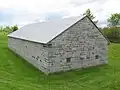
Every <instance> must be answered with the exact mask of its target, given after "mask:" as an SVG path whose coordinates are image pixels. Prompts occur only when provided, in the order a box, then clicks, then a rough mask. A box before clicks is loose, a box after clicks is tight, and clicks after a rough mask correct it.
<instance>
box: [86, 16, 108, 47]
mask: <svg viewBox="0 0 120 90" xmlns="http://www.w3.org/2000/svg"><path fill="white" fill-rule="evenodd" d="M86 17H87V18H88V19H89V20H90V21H91V22H92V23H93V24H94V26H95V27H96V28H97V29H98V30H99V32H100V33H101V34H102V35H103V37H104V38H105V39H106V40H107V42H108V45H109V44H110V41H109V40H108V38H107V37H106V36H105V35H104V33H103V32H102V31H101V30H100V29H99V28H98V26H97V25H96V24H95V23H94V22H93V21H92V20H91V19H90V18H89V17H88V16H86Z"/></svg>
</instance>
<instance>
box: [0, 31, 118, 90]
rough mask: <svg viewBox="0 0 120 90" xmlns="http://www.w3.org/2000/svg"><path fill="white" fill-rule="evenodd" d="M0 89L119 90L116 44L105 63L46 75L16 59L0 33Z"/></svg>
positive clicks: (4, 36)
mask: <svg viewBox="0 0 120 90" xmlns="http://www.w3.org/2000/svg"><path fill="white" fill-rule="evenodd" d="M0 90H120V44H114V43H112V44H111V45H110V46H109V64H108V65H104V66H99V67H91V68H88V69H84V70H77V71H70V72H65V73H59V74H52V75H50V76H46V75H44V74H43V73H42V72H40V71H39V70H37V69H36V68H34V67H33V66H32V65H30V64H29V63H27V62H26V61H25V60H23V59H21V58H20V57H18V56H16V55H15V54H14V53H12V52H11V51H10V50H9V49H8V47H7V34H5V33H3V32H0Z"/></svg>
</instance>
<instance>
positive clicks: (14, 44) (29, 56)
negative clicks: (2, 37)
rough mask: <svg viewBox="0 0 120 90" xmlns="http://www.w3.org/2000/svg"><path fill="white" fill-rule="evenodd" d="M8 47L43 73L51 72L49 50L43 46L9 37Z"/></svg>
mask: <svg viewBox="0 0 120 90" xmlns="http://www.w3.org/2000/svg"><path fill="white" fill-rule="evenodd" d="M8 47H9V48H10V49H11V50H12V51H14V52H15V53H17V54H18V55H20V56H21V57H23V58H24V59H25V60H27V61H28V62H29V63H31V64H32V65H34V66H35V67H36V68H38V69H40V70H41V71H43V72H45V73H47V72H48V71H49V70H48V48H46V47H43V45H42V44H39V43H34V42H30V41H26V40H22V39H17V38H11V37H9V38H8Z"/></svg>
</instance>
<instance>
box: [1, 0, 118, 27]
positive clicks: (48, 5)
mask: <svg viewBox="0 0 120 90" xmlns="http://www.w3.org/2000/svg"><path fill="white" fill-rule="evenodd" d="M0 1H1V3H0V24H2V25H4V24H6V25H13V24H18V25H19V26H23V25H25V24H28V23H33V22H38V21H43V20H53V19H59V18H62V17H69V16H79V15H82V14H83V13H84V12H85V10H86V9H88V8H90V9H91V10H92V12H93V14H94V15H95V16H96V19H97V20H99V24H98V25H99V26H103V25H106V19H107V18H108V17H109V16H110V14H111V13H118V12H119V10H120V7H119V5H120V1H119V0H59V1H58V0H0Z"/></svg>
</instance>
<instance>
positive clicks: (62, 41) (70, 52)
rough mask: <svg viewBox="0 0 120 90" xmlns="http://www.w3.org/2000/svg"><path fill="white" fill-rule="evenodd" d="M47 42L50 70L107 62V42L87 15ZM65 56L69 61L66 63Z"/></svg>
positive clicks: (63, 69) (64, 69) (62, 69)
mask: <svg viewBox="0 0 120 90" xmlns="http://www.w3.org/2000/svg"><path fill="white" fill-rule="evenodd" d="M49 43H51V44H52V48H50V49H49V53H48V58H49V67H50V72H57V71H66V70H71V69H76V68H81V67H89V66H96V65H100V64H105V63H107V48H108V43H107V41H106V39H105V38H104V37H103V35H102V34H101V33H100V32H99V31H98V29H97V28H96V27H95V26H94V25H93V24H92V23H91V22H90V20H89V19H88V18H87V17H86V18H84V19H83V20H81V21H80V22H78V23H77V24H75V25H74V26H72V27H70V28H69V30H66V31H65V32H64V33H62V34H61V35H59V36H58V37H57V38H55V39H53V40H52V41H50V42H49ZM96 55H97V56H96ZM66 58H71V61H70V62H69V63H67V62H66ZM96 58H98V59H96Z"/></svg>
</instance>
